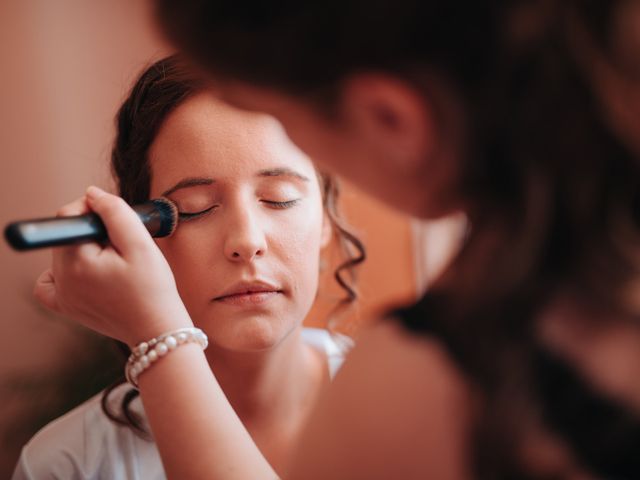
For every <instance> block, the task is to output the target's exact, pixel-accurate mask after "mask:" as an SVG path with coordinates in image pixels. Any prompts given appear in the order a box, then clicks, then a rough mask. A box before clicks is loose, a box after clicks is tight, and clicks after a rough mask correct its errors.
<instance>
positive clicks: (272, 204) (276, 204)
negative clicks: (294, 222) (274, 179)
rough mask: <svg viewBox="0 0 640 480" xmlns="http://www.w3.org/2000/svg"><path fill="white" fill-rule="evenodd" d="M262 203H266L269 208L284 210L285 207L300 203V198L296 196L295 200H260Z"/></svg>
mask: <svg viewBox="0 0 640 480" xmlns="http://www.w3.org/2000/svg"><path fill="white" fill-rule="evenodd" d="M262 202H263V203H265V204H267V205H268V206H269V207H271V208H275V209H277V210H284V209H285V208H291V207H293V206H295V205H297V204H298V203H300V199H299V198H296V199H295V200H288V201H286V202H274V201H271V200H262Z"/></svg>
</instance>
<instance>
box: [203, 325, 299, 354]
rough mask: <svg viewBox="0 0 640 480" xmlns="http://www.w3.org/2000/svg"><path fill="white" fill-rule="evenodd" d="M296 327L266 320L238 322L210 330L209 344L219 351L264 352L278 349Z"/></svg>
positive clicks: (208, 333) (217, 326)
mask: <svg viewBox="0 0 640 480" xmlns="http://www.w3.org/2000/svg"><path fill="white" fill-rule="evenodd" d="M295 328H296V325H289V326H287V325H283V324H282V323H279V322H278V323H274V322H273V320H272V319H270V321H268V320H266V319H264V318H252V319H247V320H245V321H236V322H233V323H232V324H228V325H224V326H223V325H219V324H218V325H215V326H213V328H208V329H206V330H207V335H208V337H209V342H210V343H211V344H212V345H215V346H216V347H217V348H219V349H223V350H228V351H234V352H264V351H267V350H270V349H272V348H275V347H277V346H278V345H279V344H280V342H282V341H283V340H284V339H285V338H286V337H287V336H288V335H289V334H290V333H291V332H292V331H293V330H294V329H295Z"/></svg>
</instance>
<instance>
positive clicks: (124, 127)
mask: <svg viewBox="0 0 640 480" xmlns="http://www.w3.org/2000/svg"><path fill="white" fill-rule="evenodd" d="M205 88H206V86H205V83H204V82H203V81H202V79H201V78H200V77H199V76H198V75H197V73H196V72H195V71H194V70H193V69H192V68H191V67H190V66H189V65H188V63H187V62H186V61H184V59H182V58H181V57H180V56H179V55H172V56H169V57H166V58H163V59H161V60H159V61H157V62H155V63H154V64H153V65H151V66H150V67H149V68H147V69H146V70H145V71H144V72H143V73H142V75H141V76H140V77H139V79H138V80H137V81H136V83H135V85H134V86H133V88H132V90H131V92H130V94H129V96H128V97H127V99H126V100H125V101H124V103H123V104H122V106H121V107H120V110H119V112H118V114H117V116H116V128H117V134H116V140H115V143H114V147H113V150H112V153H111V169H112V172H113V176H114V178H115V179H116V181H117V187H118V192H119V194H120V196H121V197H122V198H123V199H124V200H125V201H126V202H127V203H129V204H136V203H142V202H145V201H147V200H149V196H150V188H151V167H150V163H149V155H148V152H149V148H150V147H151V144H152V143H153V141H154V139H155V137H156V135H157V134H158V131H159V129H160V127H161V126H162V124H163V122H164V121H165V119H166V118H167V117H168V116H169V115H170V114H171V112H172V111H173V110H174V109H175V108H177V107H178V106H179V105H181V104H182V103H183V102H184V101H185V100H187V99H188V98H189V97H191V96H193V95H195V94H197V93H199V92H201V91H202V90H204V89H205ZM317 176H318V181H319V183H320V189H321V192H322V199H323V208H324V211H325V213H326V215H327V218H328V219H329V221H330V223H331V227H332V232H333V236H334V239H335V240H336V241H337V242H338V247H339V249H340V251H341V252H342V256H343V260H342V263H340V264H339V265H338V266H337V268H336V269H335V271H334V278H335V280H336V282H337V283H338V284H339V285H340V287H341V288H342V289H343V290H344V292H345V296H344V298H343V299H341V300H340V301H339V302H338V304H337V305H336V308H335V309H334V311H333V312H332V315H331V317H330V319H333V318H336V316H337V315H338V314H339V313H342V311H343V310H344V309H345V308H347V307H348V306H349V305H351V304H352V303H353V302H355V301H356V299H357V290H356V286H355V271H354V268H355V267H356V266H357V265H358V264H360V263H362V262H363V261H364V260H365V249H364V245H363V243H362V242H361V241H360V240H359V239H358V237H357V236H356V235H354V234H353V233H352V232H351V231H350V230H349V227H348V225H347V224H346V222H345V220H344V219H343V217H342V215H341V214H340V211H339V207H338V200H339V196H340V186H339V183H338V181H337V179H336V178H335V177H333V176H331V175H329V174H327V173H324V172H320V171H318V172H317ZM120 348H121V350H122V351H123V353H124V354H125V355H128V354H129V350H128V348H127V346H126V345H124V344H120ZM122 383H124V378H122V379H120V380H118V381H117V382H116V383H114V384H113V385H111V386H110V387H109V388H107V389H106V390H105V392H104V394H103V396H102V409H103V411H104V412H105V414H106V415H107V416H108V417H109V418H110V419H111V420H113V421H114V422H116V423H119V424H122V425H128V426H131V427H133V428H134V430H135V431H136V432H137V433H140V434H142V435H146V434H147V432H146V430H145V428H144V426H143V425H142V422H141V419H140V418H137V416H136V415H135V414H134V413H133V412H132V411H131V410H130V408H129V407H130V404H131V402H132V401H133V399H134V398H136V397H137V396H138V391H137V390H134V389H131V390H129V391H127V392H126V393H125V395H124V397H123V398H122V401H121V402H120V411H121V413H114V412H113V411H112V409H111V408H110V406H109V404H108V402H109V395H110V394H111V392H112V391H113V390H114V389H115V388H116V387H117V386H118V385H120V384H122Z"/></svg>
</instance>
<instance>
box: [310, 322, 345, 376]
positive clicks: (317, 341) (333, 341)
mask: <svg viewBox="0 0 640 480" xmlns="http://www.w3.org/2000/svg"><path fill="white" fill-rule="evenodd" d="M302 339H303V340H304V342H305V343H306V344H307V345H310V346H312V347H313V348H315V349H316V350H318V351H320V352H321V353H323V354H324V355H325V356H326V358H327V362H328V365H329V374H330V376H331V378H333V377H335V375H336V373H337V372H338V370H339V369H340V367H342V363H343V362H344V359H345V356H346V355H347V353H348V352H349V351H350V350H351V349H352V348H353V345H354V343H353V339H351V337H348V336H347V335H342V334H340V333H333V332H329V331H328V330H326V329H324V328H309V327H305V328H303V329H302Z"/></svg>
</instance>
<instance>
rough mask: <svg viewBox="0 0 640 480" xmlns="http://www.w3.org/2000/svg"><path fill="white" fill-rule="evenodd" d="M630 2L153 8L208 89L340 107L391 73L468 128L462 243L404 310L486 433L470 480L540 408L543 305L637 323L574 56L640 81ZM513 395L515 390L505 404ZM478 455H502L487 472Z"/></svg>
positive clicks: (171, 4)
mask: <svg viewBox="0 0 640 480" xmlns="http://www.w3.org/2000/svg"><path fill="white" fill-rule="evenodd" d="M630 4H631V2H629V1H625V0H609V1H599V0H556V1H554V0H539V1H535V0H511V1H507V0H502V1H500V0H490V1H472V2H469V1H466V0H464V1H463V0H447V1H442V0H388V1H385V0H373V1H370V2H366V3H362V2H356V1H348V0H340V1H331V0H329V1H326V2H300V1H298V0H282V1H278V2H251V4H250V5H247V4H246V2H240V3H239V2H220V1H207V0H186V1H185V0H180V1H176V0H156V5H157V11H158V16H159V19H160V21H161V23H162V25H163V27H164V29H165V32H166V33H167V35H168V36H169V38H170V39H171V40H173V41H174V42H175V44H176V45H177V46H179V47H181V48H183V49H184V50H185V51H187V52H188V53H189V54H190V55H192V56H193V57H194V58H195V59H196V60H197V61H198V62H199V63H200V64H201V65H203V66H204V67H206V68H207V69H208V70H210V71H211V72H212V73H214V74H215V75H218V76H219V77H221V78H228V79H239V80H242V81H244V82H249V83H253V84H256V85H260V86H263V87H267V88H273V89H276V90H279V91H283V92H286V93H288V94H291V95H296V96H298V98H299V99H300V100H301V101H308V100H309V99H315V98H318V96H320V97H322V98H323V100H324V101H325V102H326V101H328V100H330V99H331V98H332V97H334V98H337V96H336V95H335V92H339V90H340V84H341V82H342V81H343V80H344V79H345V78H347V77H348V76H349V75H350V74H353V73H355V72H359V71H382V72H390V73H391V74H393V75H395V76H399V77H401V78H403V79H404V80H406V81H407V82H408V83H410V84H412V85H413V86H414V87H415V88H416V89H417V90H419V91H422V92H424V96H425V98H428V99H429V101H430V102H431V103H433V104H435V105H436V106H438V99H437V98H432V97H430V94H429V91H428V88H427V87H428V85H427V83H428V82H424V81H423V80H422V78H423V77H424V74H425V73H428V74H437V75H439V76H441V77H442V78H444V79H446V81H447V83H448V84H449V85H450V86H451V87H452V88H453V89H454V91H455V92H456V94H457V96H458V97H459V100H460V101H461V102H462V105H463V107H464V110H465V113H466V126H467V138H466V139H465V140H466V143H465V145H464V152H465V155H464V158H462V160H461V162H462V168H461V171H462V172H463V173H462V178H461V185H462V188H460V192H458V194H459V195H460V196H462V197H463V200H464V203H465V205H469V207H470V209H469V211H468V212H467V213H468V217H469V220H470V224H471V229H470V231H469V234H468V237H467V239H466V242H465V245H464V246H463V248H462V251H461V252H460V254H459V255H458V256H457V258H456V259H455V261H454V262H453V264H452V266H451V267H450V269H449V270H448V272H447V273H446V274H445V276H444V277H443V278H442V280H441V281H440V282H439V283H438V285H435V286H434V287H433V289H432V290H431V291H429V292H427V294H426V295H425V297H424V298H423V299H422V300H421V302H420V303H419V304H418V305H417V306H416V309H417V310H419V311H420V315H419V318H416V320H415V323H414V325H412V328H414V329H416V330H418V331H423V332H427V331H429V330H430V328H431V327H430V325H433V324H437V325H439V327H438V328H439V329H440V330H441V331H443V332H445V336H446V337H447V338H449V339H451V344H452V345H451V347H452V348H451V350H452V352H453V353H454V357H455V359H456V360H457V361H458V363H459V365H460V366H461V368H462V369H463V371H464V372H465V373H466V374H467V375H468V377H469V380H470V381H471V382H472V384H474V385H477V386H478V387H480V390H481V392H482V394H483V397H484V398H486V407H485V410H484V413H483V416H482V419H481V423H482V422H486V423H487V425H488V426H487V425H481V426H480V427H481V429H484V431H485V433H486V434H487V435H488V437H490V438H491V439H492V440H495V439H498V438H499V439H501V440H500V441H495V442H493V441H487V442H477V444H476V446H477V447H478V449H477V450H478V451H477V452H476V453H477V458H476V460H477V461H478V473H479V474H480V475H481V476H482V478H507V475H508V472H507V470H508V469H509V468H511V467H512V466H513V465H512V464H511V462H512V461H514V462H515V461H516V460H515V454H513V455H510V454H512V453H514V452H513V450H512V449H513V448H514V447H515V445H517V441H516V440H517V439H518V436H519V435H520V434H521V431H520V430H519V429H520V428H521V425H522V423H523V422H518V417H517V416H518V415H519V412H521V411H522V408H521V407H522V404H527V403H529V404H533V405H534V406H535V405H537V402H539V398H537V397H536V395H538V393H537V392H535V391H531V388H533V387H531V385H532V382H531V376H532V369H533V368H534V367H533V364H534V363H535V358H534V354H533V353H532V351H533V349H534V346H535V343H536V335H535V327H536V319H537V318H538V315H539V314H540V312H541V310H542V309H543V308H545V306H547V305H548V303H549V302H550V301H551V299H552V297H553V295H554V294H557V293H558V292H560V291H563V292H569V293H571V294H573V295H576V296H578V297H579V298H580V299H582V300H584V301H588V302H590V303H591V304H592V305H594V306H596V307H597V308H601V309H604V311H606V312H609V313H611V314H612V315H611V316H616V317H617V318H625V319H626V321H629V322H632V323H633V324H635V325H638V324H639V321H638V318H639V315H640V306H639V305H638V303H639V302H638V300H637V296H638V288H637V283H638V279H639V278H640V263H639V262H638V260H637V258H638V253H637V248H638V247H637V245H638V239H639V238H640V228H639V224H640V219H639V214H638V206H639V200H640V196H639V194H640V160H639V159H638V158H637V157H638V153H637V152H635V153H634V152H632V151H631V150H630V148H629V147H628V145H627V144H625V143H624V142H623V141H621V139H620V136H619V132H617V131H615V130H614V129H613V128H612V124H611V123H610V119H609V118H608V116H607V115H606V114H605V113H604V112H603V108H605V107H604V106H603V102H602V92H601V91H598V89H597V88H596V87H595V86H594V83H595V82H594V80H593V78H592V75H591V73H590V72H589V71H588V69H587V68H585V65H584V57H585V53H584V52H586V51H587V50H588V49H585V48H581V46H580V45H577V44H580V42H581V38H582V40H584V39H585V38H586V39H588V41H587V43H590V44H591V45H592V46H593V47H594V48H593V51H596V52H597V54H598V55H600V56H602V58H603V59H604V61H605V62H606V64H607V65H608V66H609V67H611V68H613V69H614V70H615V71H616V72H617V74H619V75H620V76H622V77H625V78H627V79H629V80H633V81H636V82H637V80H638V65H637V64H633V62H629V61H626V60H628V59H629V58H634V55H631V56H629V55H626V56H625V55H622V54H621V52H620V51H619V50H620V48H619V46H620V42H618V41H617V40H618V39H617V38H616V34H617V33H618V25H617V24H616V21H617V20H616V19H617V18H618V17H619V15H618V13H619V10H620V8H622V7H623V6H628V5H630ZM635 28H637V26H636V27H635ZM577 32H581V33H582V37H581V36H580V35H579V34H577ZM583 44H584V41H583ZM624 46H625V47H628V48H631V47H629V44H625V45H624ZM627 53H628V52H627ZM586 56H587V57H588V54H587V55H586ZM637 58H638V52H637V51H635V59H636V60H637ZM588 60H589V59H588ZM527 379H528V380H529V382H528V380H527ZM514 384H516V385H528V387H527V388H523V390H522V392H523V393H522V394H521V395H519V396H512V397H510V398H506V397H505V391H508V387H509V386H513V385H514ZM492 422H493V423H492ZM485 427H486V428H485ZM621 428H622V427H621ZM487 432H488V433H487ZM584 437H585V438H587V437H593V434H592V433H589V432H585V434H584ZM496 442H497V443H500V444H499V445H498V446H497V447H496ZM492 447H496V448H494V450H493V451H494V453H495V452H500V454H501V458H495V457H494V458H492V459H491V460H489V461H485V460H486V459H485V458H484V457H483V455H484V454H485V453H486V452H488V451H489V449H491V448H492ZM505 452H506V454H505ZM488 455H489V454H488ZM587 461H588V459H587ZM518 478H521V477H518Z"/></svg>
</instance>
